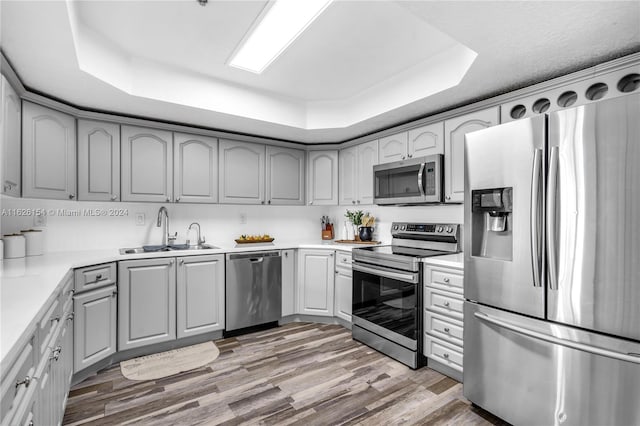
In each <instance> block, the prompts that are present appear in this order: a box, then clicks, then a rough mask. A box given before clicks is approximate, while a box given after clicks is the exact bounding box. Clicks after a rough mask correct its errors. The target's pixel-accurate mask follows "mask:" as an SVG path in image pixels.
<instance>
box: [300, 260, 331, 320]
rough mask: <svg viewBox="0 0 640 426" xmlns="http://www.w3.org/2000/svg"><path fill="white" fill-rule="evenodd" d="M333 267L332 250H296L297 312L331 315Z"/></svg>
mask: <svg viewBox="0 0 640 426" xmlns="http://www.w3.org/2000/svg"><path fill="white" fill-rule="evenodd" d="M334 268H335V259H334V253H333V251H328V250H307V249H303V250H298V295H297V297H298V307H297V313H299V314H306V315H319V316H326V317H332V316H333V305H334V299H333V297H334V296H333V285H334V278H335V276H334V274H335V269H334Z"/></svg>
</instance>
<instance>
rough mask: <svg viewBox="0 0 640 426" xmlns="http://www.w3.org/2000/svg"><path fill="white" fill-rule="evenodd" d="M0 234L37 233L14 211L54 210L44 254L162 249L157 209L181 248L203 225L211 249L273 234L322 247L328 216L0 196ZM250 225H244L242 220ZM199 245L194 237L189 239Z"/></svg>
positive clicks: (30, 220)
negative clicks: (103, 212)
mask: <svg viewBox="0 0 640 426" xmlns="http://www.w3.org/2000/svg"><path fill="white" fill-rule="evenodd" d="M0 201H1V203H2V204H1V210H2V213H3V215H2V216H1V222H0V233H2V234H3V235H5V234H9V233H13V232H17V231H20V230H22V229H27V228H33V227H34V216H33V215H29V212H27V215H26V216H14V215H13V212H12V209H45V210H52V209H53V210H55V213H54V214H53V215H50V216H47V224H46V226H45V227H38V229H44V230H45V251H47V252H54V251H69V250H92V249H102V248H121V247H136V246H140V245H143V244H160V242H161V240H162V232H161V229H160V228H157V227H156V219H157V214H158V209H159V208H160V206H161V205H164V206H166V207H167V209H168V211H169V218H170V230H171V232H172V233H173V232H175V231H177V232H178V240H177V242H179V243H180V242H184V240H185V239H186V238H187V228H188V226H189V224H190V223H191V222H199V223H200V226H201V227H202V234H203V235H204V236H205V237H206V239H207V242H208V243H211V244H214V245H216V244H225V245H229V244H234V242H233V240H234V239H235V238H237V237H238V236H240V235H241V234H258V233H259V234H264V233H267V234H270V235H271V236H273V237H274V238H276V239H277V240H278V241H280V242H292V241H295V242H297V241H313V242H316V241H320V230H321V227H320V219H321V217H322V215H326V214H329V211H330V207H322V206H313V207H312V206H239V205H197V204H171V203H166V204H156V203H99V202H87V201H83V202H77V201H62V200H38V199H27V198H12V197H6V196H2V198H1V199H0ZM58 209H63V210H65V211H66V212H72V213H75V212H79V216H62V215H60V214H59V212H58V211H57V210H58ZM83 209H124V210H125V211H126V212H127V214H126V215H125V216H120V217H117V216H105V217H92V216H87V215H83ZM136 213H144V215H145V225H144V226H138V225H136V223H135V215H136ZM241 213H244V214H246V216H247V223H246V224H241V223H240V214H241ZM189 237H190V238H191V240H192V241H195V239H196V234H195V231H192V232H191V233H190V236H189Z"/></svg>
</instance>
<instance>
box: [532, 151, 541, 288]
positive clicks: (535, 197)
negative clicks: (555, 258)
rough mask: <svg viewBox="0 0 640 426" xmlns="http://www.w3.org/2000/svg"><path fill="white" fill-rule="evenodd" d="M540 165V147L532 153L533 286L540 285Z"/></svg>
mask: <svg viewBox="0 0 640 426" xmlns="http://www.w3.org/2000/svg"><path fill="white" fill-rule="evenodd" d="M541 167H542V149H536V150H535V152H534V154H533V174H532V176H531V216H530V223H531V235H530V238H531V266H532V270H533V286H534V287H542V283H541V282H540V246H539V242H540V240H539V238H540V237H539V229H538V226H539V224H540V169H541Z"/></svg>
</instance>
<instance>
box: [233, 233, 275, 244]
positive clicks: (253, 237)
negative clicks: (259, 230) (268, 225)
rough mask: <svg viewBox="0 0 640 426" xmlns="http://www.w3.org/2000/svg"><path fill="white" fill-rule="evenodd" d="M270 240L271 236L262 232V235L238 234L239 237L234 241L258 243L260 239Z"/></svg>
mask: <svg viewBox="0 0 640 426" xmlns="http://www.w3.org/2000/svg"><path fill="white" fill-rule="evenodd" d="M271 240H273V237H271V236H270V235H269V234H263V235H240V238H238V239H237V240H236V241H238V242H240V241H242V242H243V243H245V242H246V243H249V242H253V243H259V242H261V241H271Z"/></svg>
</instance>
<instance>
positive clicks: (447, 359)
mask: <svg viewBox="0 0 640 426" xmlns="http://www.w3.org/2000/svg"><path fill="white" fill-rule="evenodd" d="M424 356H426V357H427V358H431V359H434V360H436V361H439V362H440V363H442V364H444V365H447V366H449V367H451V368H453V369H454V370H457V371H460V372H462V348H460V347H459V346H455V345H451V344H448V343H447V342H445V341H444V340H440V339H438V338H436V337H431V336H429V335H428V334H425V336H424Z"/></svg>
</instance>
